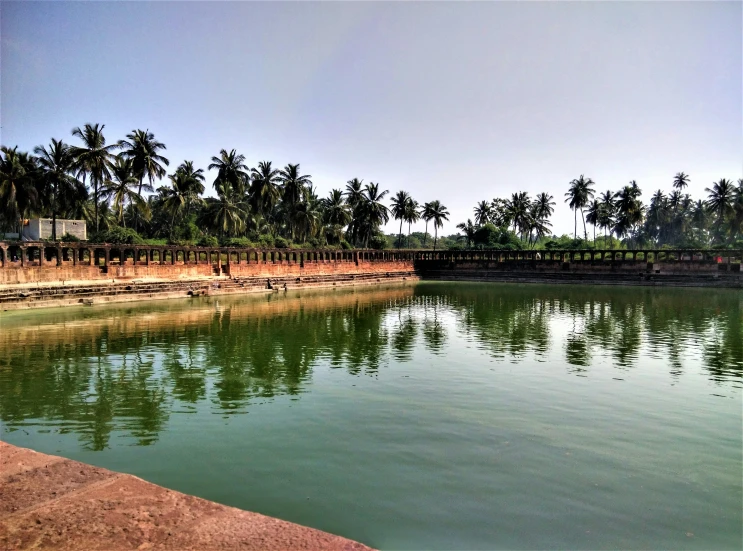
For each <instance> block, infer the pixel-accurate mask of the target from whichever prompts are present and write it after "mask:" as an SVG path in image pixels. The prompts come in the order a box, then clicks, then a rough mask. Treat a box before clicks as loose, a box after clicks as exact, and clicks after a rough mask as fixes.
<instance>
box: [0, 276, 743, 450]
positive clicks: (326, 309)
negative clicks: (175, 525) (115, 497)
mask: <svg viewBox="0 0 743 551" xmlns="http://www.w3.org/2000/svg"><path fill="white" fill-rule="evenodd" d="M742 301H743V299H742V298H741V294H740V293H738V292H735V291H709V290H696V289H691V290H687V289H633V288H601V287H598V288H597V287H594V288H590V289H585V288H583V289H581V288H578V287H541V286H525V287H518V286H501V285H484V284H420V285H418V286H416V287H413V286H408V287H396V288H388V289H372V290H361V291H355V292H354V291H342V290H338V291H335V292H325V293H322V292H311V293H309V292H304V293H302V294H301V295H296V294H294V295H292V294H291V293H290V294H287V295H283V294H280V295H269V296H261V297H252V298H250V297H231V298H220V299H219V300H216V299H203V300H194V301H193V302H185V301H184V302H163V303H154V304H150V305H135V306H111V307H106V308H94V309H87V310H74V311H69V310H68V311H53V312H44V313H24V314H9V315H4V316H3V317H2V318H0V324H1V325H2V333H0V349H2V350H3V354H2V357H1V358H0V419H2V422H3V424H4V425H5V426H6V429H7V430H23V426H24V425H36V424H38V423H39V422H40V420H43V421H44V422H46V423H47V424H52V425H54V426H56V427H57V429H58V430H59V431H60V432H62V433H64V432H69V431H74V432H75V433H76V434H78V435H79V437H80V439H81V442H82V444H83V445H84V446H85V447H87V448H89V449H93V450H101V449H104V448H106V447H108V446H110V439H111V435H112V433H113V432H114V431H120V432H122V433H123V434H124V435H126V436H127V437H129V438H131V441H132V443H134V444H137V445H149V444H152V443H153V442H156V441H157V438H158V435H159V434H160V432H161V431H162V430H163V428H164V427H165V426H166V424H167V423H168V420H169V417H170V415H171V414H172V413H173V412H174V411H179V412H196V411H197V410H199V408H207V409H209V410H210V411H214V412H219V413H220V414H222V415H225V416H228V415H234V414H237V413H242V412H245V411H247V410H248V408H249V407H250V406H251V404H253V403H256V402H260V401H264V400H266V399H271V398H272V397H275V396H279V395H298V394H300V393H302V392H306V391H308V389H309V385H310V380H311V377H312V373H313V369H315V368H317V367H318V366H330V367H332V368H334V369H342V370H345V371H346V372H347V373H349V374H351V375H354V376H365V377H377V376H378V374H379V372H380V369H383V367H384V366H387V365H388V364H389V363H390V361H394V362H410V361H413V360H414V359H415V358H416V356H417V355H422V354H432V355H433V356H440V357H444V358H446V357H447V355H448V354H450V353H452V354H453V353H456V347H457V346H461V345H466V344H467V343H473V344H475V345H476V346H477V347H479V348H480V349H481V350H482V351H483V353H484V354H485V355H486V356H488V357H490V358H492V359H494V360H496V361H502V362H508V363H520V362H523V361H525V360H526V359H527V358H529V357H533V358H535V359H537V360H540V361H545V360H547V359H549V361H550V362H551V363H554V364H555V366H554V367H555V369H564V370H566V371H567V372H568V373H572V374H575V375H580V376H584V377H585V376H590V374H591V366H592V365H594V362H595V361H596V359H597V358H603V359H608V360H609V361H610V362H611V364H612V365H613V366H614V367H615V368H617V369H620V370H626V369H632V368H634V367H636V366H637V365H638V364H639V363H640V362H641V361H642V359H643V357H644V356H649V357H652V358H655V359H660V360H661V361H662V362H663V363H664V365H666V366H667V369H668V371H669V373H670V374H671V376H672V378H678V377H681V376H683V374H684V371H685V370H688V369H690V368H697V367H698V366H699V365H700V363H701V365H702V366H703V368H704V370H705V371H704V372H705V373H706V375H707V376H708V377H709V378H710V379H712V380H714V381H716V382H717V383H719V384H731V385H735V386H740V384H741V380H742V379H743V323H742V322H741V315H742V314H743V312H742V311H741V310H742V308H741V302H742ZM431 368H432V369H435V362H432V364H431Z"/></svg>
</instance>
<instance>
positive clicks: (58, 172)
mask: <svg viewBox="0 0 743 551" xmlns="http://www.w3.org/2000/svg"><path fill="white" fill-rule="evenodd" d="M34 153H35V154H36V155H37V158H38V162H39V167H40V168H41V171H42V178H43V180H44V183H45V184H46V185H45V186H44V187H46V188H47V189H48V190H49V196H48V202H49V205H50V207H51V210H52V240H53V241H56V240H57V213H58V212H59V211H60V209H61V208H63V206H64V205H71V204H74V205H75V206H76V205H77V204H79V203H82V202H84V201H86V200H87V198H88V191H87V190H86V189H85V185H84V184H83V183H82V182H81V181H80V180H78V179H77V178H76V177H75V176H74V175H73V172H74V170H75V156H74V155H73V154H72V149H71V148H70V146H69V145H67V144H66V143H64V142H63V141H62V140H55V139H54V138H52V141H51V143H50V144H49V147H48V148H47V147H44V146H41V145H39V146H36V147H35V148H34Z"/></svg>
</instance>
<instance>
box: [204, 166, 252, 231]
mask: <svg viewBox="0 0 743 551" xmlns="http://www.w3.org/2000/svg"><path fill="white" fill-rule="evenodd" d="M215 187H216V190H217V198H216V199H213V198H211V197H209V198H208V199H207V200H206V208H205V209H204V210H203V211H202V213H201V216H200V218H199V222H200V223H201V224H202V225H205V226H207V227H210V228H213V229H216V231H217V232H218V233H219V235H220V236H224V235H227V236H233V235H237V234H238V233H240V232H242V231H243V230H244V229H245V226H246V223H247V221H246V219H247V212H246V211H245V210H244V208H243V207H242V205H241V204H240V203H238V202H237V201H236V200H235V198H236V197H237V196H239V194H238V193H237V191H239V190H237V191H236V190H234V189H233V188H232V184H230V182H229V181H228V180H227V179H224V180H222V181H221V182H219V183H217V185H216V186H215Z"/></svg>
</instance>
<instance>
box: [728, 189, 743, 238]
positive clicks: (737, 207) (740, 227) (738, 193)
mask: <svg viewBox="0 0 743 551" xmlns="http://www.w3.org/2000/svg"><path fill="white" fill-rule="evenodd" d="M732 206H733V218H732V220H731V225H730V240H731V241H732V240H734V239H735V238H736V237H738V236H740V235H741V233H742V232H743V178H741V179H740V180H738V187H737V188H735V189H734V190H733V205H732Z"/></svg>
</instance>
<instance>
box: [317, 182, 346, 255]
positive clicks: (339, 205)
mask: <svg viewBox="0 0 743 551" xmlns="http://www.w3.org/2000/svg"><path fill="white" fill-rule="evenodd" d="M321 205H322V208H323V219H324V222H325V224H327V225H328V226H329V235H331V236H332V239H333V240H334V241H335V242H340V240H341V238H342V237H343V228H345V227H346V226H348V224H350V223H351V218H352V216H351V207H350V206H349V205H348V203H347V202H346V200H345V199H344V197H343V191H341V190H340V189H333V190H330V194H329V195H328V197H326V198H325V199H321Z"/></svg>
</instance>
